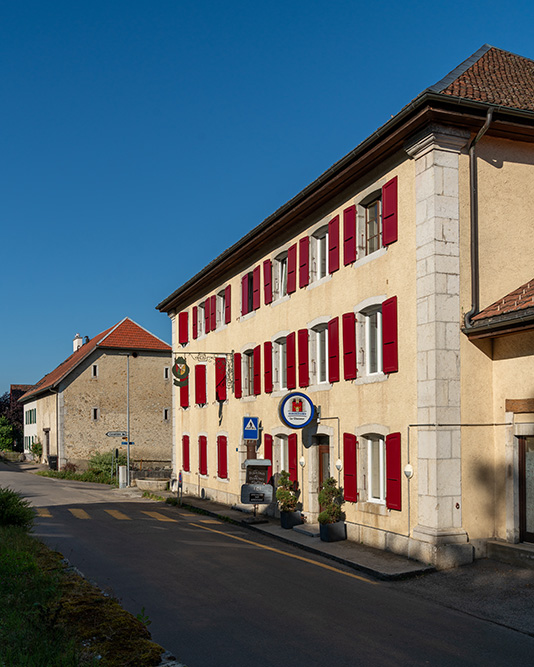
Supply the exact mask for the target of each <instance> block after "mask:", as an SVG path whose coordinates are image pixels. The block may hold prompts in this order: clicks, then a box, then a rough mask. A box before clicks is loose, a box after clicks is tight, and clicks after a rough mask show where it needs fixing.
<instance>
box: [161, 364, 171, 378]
mask: <svg viewBox="0 0 534 667" xmlns="http://www.w3.org/2000/svg"><path fill="white" fill-rule="evenodd" d="M170 377H171V369H170V367H169V366H164V368H163V379H164V380H169V379H170Z"/></svg>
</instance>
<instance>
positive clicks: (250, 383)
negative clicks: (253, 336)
mask: <svg viewBox="0 0 534 667" xmlns="http://www.w3.org/2000/svg"><path fill="white" fill-rule="evenodd" d="M241 360H242V372H243V374H242V378H243V382H242V385H243V386H242V391H243V396H254V350H253V349H252V348H248V349H247V350H245V351H244V352H243V353H242V354H241Z"/></svg>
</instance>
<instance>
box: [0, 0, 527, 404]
mask: <svg viewBox="0 0 534 667" xmlns="http://www.w3.org/2000/svg"><path fill="white" fill-rule="evenodd" d="M533 14H534V11H533V9H532V5H531V3H502V2H494V1H493V0H490V1H489V2H485V3H483V4H482V5H481V4H480V3H479V2H469V1H464V2H457V1H455V0H453V1H451V2H447V3H435V2H414V1H411V2H410V1H409V0H406V1H405V2H403V3H401V2H389V1H388V2H379V1H376V2H366V3H363V2H349V1H346V0H341V1H336V0H330V1H329V2H326V1H324V2H319V1H317V0H306V1H305V2H304V1H291V0H285V1H279V0H273V1H272V2H257V1H256V2H255V1H253V0H247V1H244V0H239V1H235V0H226V1H224V2H223V1H222V0H220V1H215V0H174V1H170V0H152V1H151V2H148V1H146V2H141V1H138V0H106V1H102V0H91V2H83V3H82V2H79V1H77V0H69V1H68V2H66V1H63V0H51V1H50V2H42V0H39V1H35V0H28V1H27V0H20V1H17V2H15V1H14V0H11V2H9V1H6V0H5V1H4V2H2V3H0V62H1V68H0V71H1V72H2V75H1V77H2V86H1V88H2V103H1V107H0V108H1V112H0V114H1V119H2V141H1V161H0V169H1V173H0V216H1V218H0V220H1V240H2V242H1V248H2V253H1V256H2V273H3V281H2V283H3V290H2V298H1V301H0V304H1V305H0V308H1V310H0V313H1V317H0V393H3V392H4V391H7V390H8V389H9V385H10V384H18V383H35V382H37V381H38V380H39V379H40V378H41V377H42V376H43V375H44V374H46V373H47V372H49V371H51V370H52V369H53V368H55V367H56V366H57V365H58V364H59V363H61V362H62V361H63V360H64V359H65V358H66V357H67V356H68V355H69V354H70V353H71V351H72V338H73V337H74V335H75V334H76V333H77V332H80V333H81V335H82V336H85V335H88V336H93V335H95V334H97V333H99V332H100V331H103V330H104V329H106V328H108V327H109V326H111V325H113V324H115V323H117V322H118V321H120V320H121V319H122V318H123V317H125V316H128V317H131V318H132V319H133V320H135V321H136V322H138V323H139V324H141V325H142V326H144V327H145V328H147V329H149V330H150V331H151V332H153V333H154V334H156V335H157V336H159V337H161V338H163V339H165V340H167V341H168V342H170V320H169V319H168V318H167V316H166V315H163V314H160V313H159V312H158V311H156V310H155V306H156V304H157V303H159V302H160V301H162V300H163V299H164V298H165V297H166V296H168V295H169V294H170V293H171V292H173V291H174V290H175V289H176V288H177V287H179V286H180V285H181V284H182V283H183V282H185V281H186V280H187V279H189V278H190V277H191V276H192V275H194V274H195V273H196V272H197V271H198V270H200V269H201V268H202V267H203V266H204V265H205V264H206V263H208V262H209V261H210V260H212V259H213V258H214V257H215V256H217V255H218V254H219V253H220V252H221V251H222V250H224V249H225V248H227V247H228V246H230V245H231V244H232V243H234V242H235V241H236V240H237V239H238V238H240V237H241V236H242V235H243V234H245V233H246V232H248V231H249V230H250V229H251V228H252V227H254V226H255V225H257V224H258V223H259V222H261V221H262V220H263V219H264V218H266V217H267V216H268V215H270V214H271V213H272V212H273V211H274V210H276V209H277V208H278V207H279V206H280V205H282V204H283V203H284V202H286V201H287V200H288V199H290V198H291V197H292V196H294V195H295V194H296V193H297V192H299V191H300V190H301V189H302V188H303V187H305V186H306V185H307V184H308V183H310V182H311V181H313V180H314V179H315V178H316V177H317V176H319V175H320V174H321V173H322V172H323V171H325V170H326V169H327V168H328V167H330V166H331V165H332V164H333V163H334V162H336V161H337V160H338V159H339V158H341V157H342V156H343V155H345V154H346V153H348V152H349V151H350V150H352V149H353V148H354V147H355V146H356V145H358V144H359V143H360V142H361V141H362V140H363V139H365V138H366V137H367V136H368V135H369V134H371V133H372V132H373V131H374V130H375V129H376V128H377V127H379V126H380V125H382V124H383V123H384V122H386V121H387V120H388V119H389V118H390V116H392V115H394V114H395V113H397V112H398V111H399V110H400V109H401V108H402V107H403V106H404V105H405V104H406V103H407V102H409V101H410V100H411V99H412V98H413V97H415V96H416V95H417V94H418V93H419V92H421V91H422V90H423V89H424V88H426V87H427V86H429V85H431V84H433V83H435V82H436V81H438V80H439V79H441V78H442V77H443V76H444V75H445V74H447V73H448V72H449V71H450V70H452V69H453V68H454V67H456V66H457V65H458V64H459V63H460V62H462V61H463V60H465V58H467V57H468V56H470V55H471V54H472V53H473V52H475V51H476V50H477V49H478V48H479V47H480V46H482V45H483V44H484V43H489V44H492V45H493V46H497V47H499V48H502V49H506V50H509V51H513V52H514V53H519V54H521V55H524V56H527V57H530V58H534V41H533V39H532V18H533Z"/></svg>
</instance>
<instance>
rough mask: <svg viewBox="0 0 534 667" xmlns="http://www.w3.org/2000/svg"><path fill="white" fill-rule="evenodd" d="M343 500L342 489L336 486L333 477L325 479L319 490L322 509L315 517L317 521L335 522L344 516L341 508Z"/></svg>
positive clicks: (324, 522)
mask: <svg viewBox="0 0 534 667" xmlns="http://www.w3.org/2000/svg"><path fill="white" fill-rule="evenodd" d="M344 502H345V501H344V500H343V491H342V490H341V489H340V488H339V487H338V485H337V483H336V480H335V479H334V478H333V477H329V478H328V479H325V481H324V482H323V485H322V487H321V490H320V491H319V504H320V505H321V507H322V508H323V511H322V512H321V513H320V514H319V516H318V517H317V520H318V521H319V523H322V524H326V523H337V522H338V521H341V520H342V519H344V518H345V516H344V512H343V510H342V509H341V505H342V504H343V503H344Z"/></svg>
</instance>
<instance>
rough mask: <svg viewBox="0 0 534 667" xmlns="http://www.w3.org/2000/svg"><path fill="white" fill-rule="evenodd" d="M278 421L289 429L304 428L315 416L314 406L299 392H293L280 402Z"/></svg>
mask: <svg viewBox="0 0 534 667" xmlns="http://www.w3.org/2000/svg"><path fill="white" fill-rule="evenodd" d="M278 410H279V413H280V419H281V420H282V422H283V423H284V424H285V425H286V426H289V428H304V427H305V426H308V424H309V423H310V422H311V421H312V420H313V418H314V416H315V406H314V404H313V403H312V402H311V401H310V399H309V398H308V397H307V396H306V394H302V393H301V392H300V391H293V392H291V393H290V394H288V395H287V396H284V398H283V399H282V400H281V401H280V405H279V407H278Z"/></svg>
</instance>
